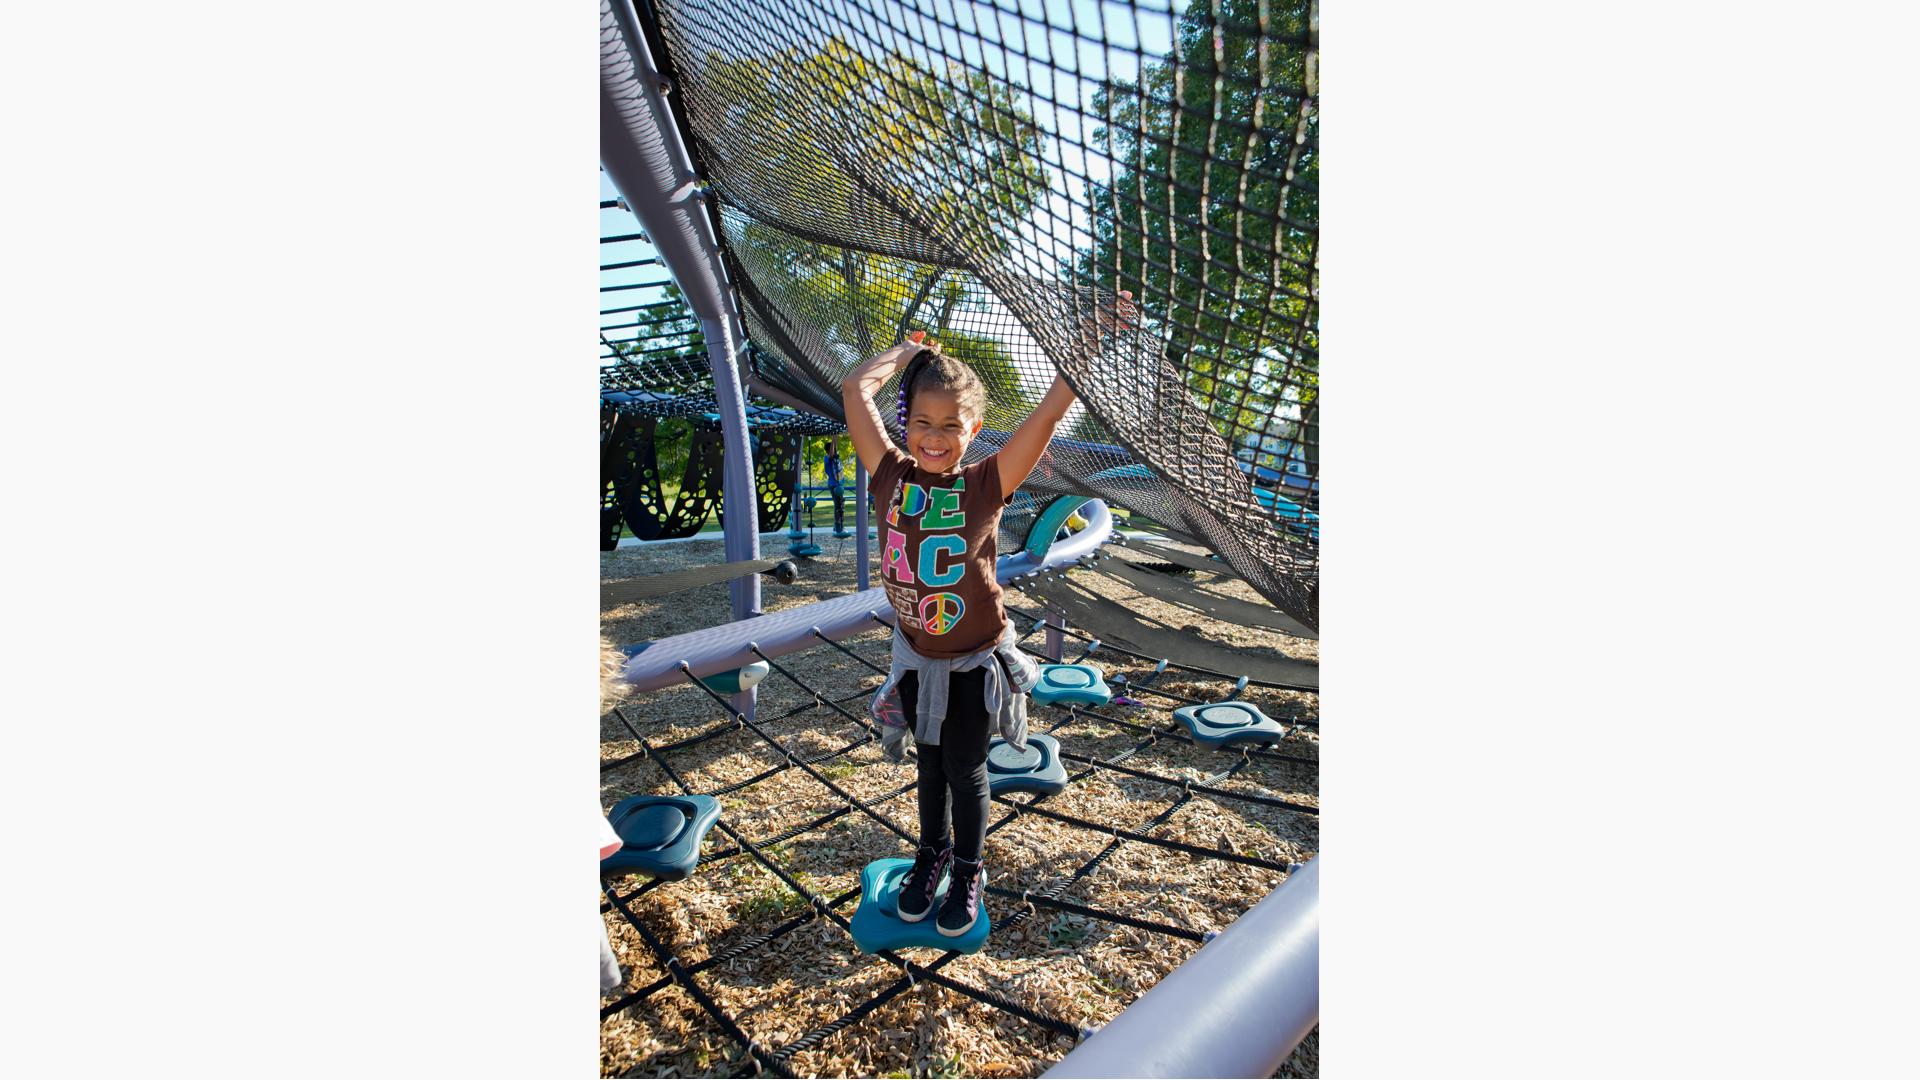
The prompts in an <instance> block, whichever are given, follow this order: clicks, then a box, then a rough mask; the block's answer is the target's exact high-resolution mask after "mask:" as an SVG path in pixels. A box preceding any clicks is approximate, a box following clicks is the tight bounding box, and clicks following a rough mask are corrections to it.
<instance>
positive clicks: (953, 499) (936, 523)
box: [920, 476, 967, 530]
mask: <svg viewBox="0 0 1920 1080" xmlns="http://www.w3.org/2000/svg"><path fill="white" fill-rule="evenodd" d="M966 490H967V478H966V477H964V476H963V477H961V478H960V479H958V480H956V481H954V483H953V486H952V487H944V488H934V489H933V493H932V494H931V495H929V496H928V498H927V506H926V511H927V516H926V517H924V518H922V519H921V521H920V527H921V528H923V529H927V530H934V529H958V528H961V527H963V526H965V525H966V523H967V515H965V514H963V513H961V512H960V495H961V493H962V492H964V491H966Z"/></svg>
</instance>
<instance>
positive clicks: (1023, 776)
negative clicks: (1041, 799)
mask: <svg viewBox="0 0 1920 1080" xmlns="http://www.w3.org/2000/svg"><path fill="white" fill-rule="evenodd" d="M987 788H988V790H989V791H991V792H992V793H993V794H995V795H1004V794H1006V793H1007V792H1010V791H1032V792H1038V793H1040V794H1043V795H1057V794H1059V793H1060V792H1062V791H1065V790H1066V789H1067V767H1066V766H1065V765H1064V764H1062V763H1061V761H1060V743H1059V741H1058V740H1056V739H1055V738H1054V737H1053V736H1051V735H1038V734H1029V735H1028V736H1027V748H1026V749H1025V750H1015V749H1014V748H1013V746H1012V745H1011V744H1010V743H1008V742H1007V740H1005V739H1002V738H1000V737H998V736H995V737H994V739H993V741H992V742H990V743H988V744H987Z"/></svg>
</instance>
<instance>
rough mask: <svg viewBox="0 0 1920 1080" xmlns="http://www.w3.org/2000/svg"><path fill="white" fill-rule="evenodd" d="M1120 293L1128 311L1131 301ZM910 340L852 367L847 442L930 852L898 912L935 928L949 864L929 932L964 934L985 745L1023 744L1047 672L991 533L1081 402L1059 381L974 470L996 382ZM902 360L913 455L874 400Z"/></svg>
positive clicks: (981, 818) (976, 893)
mask: <svg viewBox="0 0 1920 1080" xmlns="http://www.w3.org/2000/svg"><path fill="white" fill-rule="evenodd" d="M1120 295H1121V297H1122V298H1123V299H1122V301H1121V312H1122V316H1123V317H1126V315H1127V314H1128V313H1130V310H1131V305H1130V304H1127V303H1126V300H1125V298H1127V297H1128V296H1130V294H1128V293H1121V294H1120ZM907 337H908V340H907V341H905V342H903V343H901V344H900V345H897V346H895V347H894V348H891V349H888V350H887V351H885V352H883V353H881V354H880V355H878V356H875V357H873V358H872V359H870V360H868V361H867V362H865V363H864V364H861V365H860V366H859V367H858V368H856V369H854V371H853V373H852V374H850V375H848V376H847V378H846V379H845V381H843V382H842V383H841V387H840V389H841V396H842V399H843V402H844V404H845V406H846V414H847V433H848V435H849V436H851V438H852V440H853V446H854V450H855V452H856V453H858V454H859V457H860V463H861V464H862V465H863V466H865V467H866V469H867V472H868V474H869V475H870V476H871V477H872V481H871V490H872V491H873V492H874V493H875V495H876V497H877V498H878V500H879V502H878V505H881V506H884V507H886V512H885V514H884V516H883V518H882V520H881V522H880V531H881V534H882V536H883V538H884V543H883V544H882V547H881V551H882V556H881V571H880V580H881V584H882V585H883V586H884V587H885V589H886V593H887V599H888V601H889V602H890V603H891V604H892V606H893V610H894V631H893V666H892V670H891V671H890V672H889V673H888V676H887V679H886V681H885V682H884V683H882V684H881V686H880V688H879V690H878V691H876V692H875V694H874V698H873V705H872V711H873V715H874V717H875V718H876V719H877V720H878V721H879V722H880V725H881V732H882V742H883V745H884V746H885V748H886V751H887V754H888V756H889V757H890V758H892V759H893V760H895V761H900V760H904V756H905V746H904V744H905V741H906V734H907V732H908V731H909V730H911V731H912V733H913V739H914V743H915V745H916V747H917V748H918V758H919V764H918V768H919V775H920V783H919V788H918V797H919V804H920V805H919V810H920V845H919V850H918V851H917V852H916V854H915V857H914V863H913V869H912V871H911V872H910V873H909V874H908V875H907V879H906V881H904V882H903V883H902V884H901V887H900V900H899V912H900V917H901V918H902V919H904V920H906V921H907V922H919V921H921V920H922V919H925V918H926V917H927V916H928V914H930V913H931V912H932V910H933V898H934V895H935V893H936V892H937V890H938V888H939V884H940V879H941V876H942V875H943V874H946V873H947V872H948V871H949V869H950V870H951V873H952V881H951V884H950V885H949V887H948V890H947V898H946V902H945V903H944V904H943V905H942V906H941V908H940V912H939V914H938V915H937V916H936V917H935V919H934V925H935V926H936V928H937V929H938V930H939V932H940V933H941V934H942V935H944V936H946V937H960V936H962V935H964V934H965V933H966V932H967V931H968V930H971V929H972V928H973V924H974V922H975V920H977V919H978V918H979V914H980V890H981V887H982V886H983V885H984V884H985V878H986V874H985V871H984V869H983V867H982V865H981V848H982V847H983V845H984V844H985V842H986V827H987V809H988V789H987V766H986V759H987V744H988V740H989V737H990V735H991V734H992V733H994V732H998V733H999V735H1000V736H1001V737H1002V738H1004V739H1006V740H1007V742H1008V743H1010V744H1011V745H1013V746H1014V747H1015V748H1016V749H1025V747H1026V726H1027V725H1026V696H1025V695H1026V692H1027V691H1028V690H1031V689H1032V688H1033V684H1034V682H1035V680H1036V679H1037V677H1038V673H1039V669H1038V665H1036V664H1035V663H1034V662H1033V661H1032V660H1031V659H1029V658H1028V657H1026V656H1025V655H1024V654H1023V653H1021V652H1020V650H1019V649H1018V648H1017V647H1015V645H1014V639H1015V635H1014V632H1013V627H1012V625H1011V624H1010V623H1009V622H1008V621H1007V616H1006V611H1005V610H1004V609H1003V608H1002V607H1001V603H1000V585H999V582H998V580H997V579H996V578H995V575H994V562H995V557H996V554H997V552H996V551H995V543H994V533H995V530H996V529H997V528H998V527H999V524H1000V512H1001V511H1002V510H1003V509H1005V507H1006V505H1007V503H1009V502H1010V501H1012V498H1013V493H1014V490H1015V489H1017V488H1018V487H1019V486H1020V485H1021V484H1022V483H1023V482H1025V481H1026V479H1027V474H1028V473H1030V472H1032V471H1033V467H1034V464H1035V463H1036V462H1038V461H1039V460H1040V455H1041V453H1042V452H1044V451H1045V450H1046V448H1047V442H1048V440H1049V439H1051V438H1052V436H1053V430H1054V428H1055V427H1056V426H1058V425H1059V423H1060V420H1061V419H1062V418H1063V417H1065V416H1066V413H1067V407H1068V406H1069V405H1071V404H1072V403H1073V401H1074V393H1073V388H1072V387H1070V386H1068V385H1067V381H1066V379H1065V378H1062V377H1058V376H1056V377H1055V379H1054V382H1053V386H1052V387H1051V388H1050V389H1048V391H1047V394H1046V396H1045V397H1044V398H1042V399H1041V401H1040V404H1039V405H1038V406H1037V407H1035V409H1034V411H1033V413H1032V415H1030V416H1028V417H1027V418H1026V420H1025V421H1023V422H1022V423H1021V424H1020V426H1019V427H1018V428H1017V429H1015V430H1014V432H1013V433H1012V434H1011V435H1010V436H1008V437H1007V442H1006V445H1005V446H1004V447H1003V448H1002V449H1001V450H1000V452H998V453H996V454H990V455H988V456H987V457H985V458H983V459H981V460H980V461H977V462H974V463H973V464H971V465H967V466H965V467H964V468H963V467H962V466H961V464H960V462H961V459H962V458H964V457H965V456H966V452H967V447H968V445H969V444H971V443H972V442H973V440H974V438H975V437H976V436H978V435H979V434H980V429H981V426H982V424H983V423H984V421H985V418H986V403H987V395H986V387H985V386H984V384H982V383H981V381H980V377H979V376H978V375H976V374H975V373H974V372H973V370H972V369H970V368H968V367H967V365H966V364H964V363H961V362H960V361H959V360H956V359H954V358H953V357H950V356H946V355H944V354H943V353H942V352H941V351H940V348H939V346H938V345H937V344H936V345H933V346H931V347H926V346H923V345H922V342H923V341H924V339H925V338H926V333H925V331H915V332H914V333H912V334H909V335H908V336H907ZM902 366H904V367H905V368H906V371H905V373H904V375H903V376H902V378H901V380H900V397H899V413H898V416H899V420H900V424H901V427H902V428H904V429H905V431H906V441H907V446H906V452H905V453H902V452H901V451H900V449H899V448H897V447H895V446H894V445H893V442H892V440H890V439H889V438H888V436H887V433H886V429H885V427H884V425H883V424H882V423H881V418H880V413H879V411H878V410H877V409H876V408H875V406H874V401H873V396H874V393H875V392H876V391H878V390H879V389H880V387H882V386H883V385H885V384H886V381H887V379H888V378H890V377H891V376H892V375H893V373H894V372H896V371H899V370H900V369H901V368H902Z"/></svg>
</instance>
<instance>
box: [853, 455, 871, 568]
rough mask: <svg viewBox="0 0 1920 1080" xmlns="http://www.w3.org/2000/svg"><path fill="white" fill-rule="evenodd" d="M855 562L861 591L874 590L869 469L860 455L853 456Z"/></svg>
mask: <svg viewBox="0 0 1920 1080" xmlns="http://www.w3.org/2000/svg"><path fill="white" fill-rule="evenodd" d="M853 522H854V524H853V531H854V536H855V539H854V541H853V561H854V567H855V570H854V574H855V576H856V577H857V579H858V580H859V582H860V586H859V587H860V591H861V592H866V591H867V590H868V589H870V588H872V586H871V585H869V584H867V467H866V466H865V465H862V464H860V455H859V454H858V453H855V454H854V456H853Z"/></svg>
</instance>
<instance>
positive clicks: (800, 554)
mask: <svg viewBox="0 0 1920 1080" xmlns="http://www.w3.org/2000/svg"><path fill="white" fill-rule="evenodd" d="M787 554H789V555H792V556H793V557H794V558H796V559H811V558H813V557H814V556H815V555H818V554H820V545H819V544H789V545H788V546H787Z"/></svg>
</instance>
